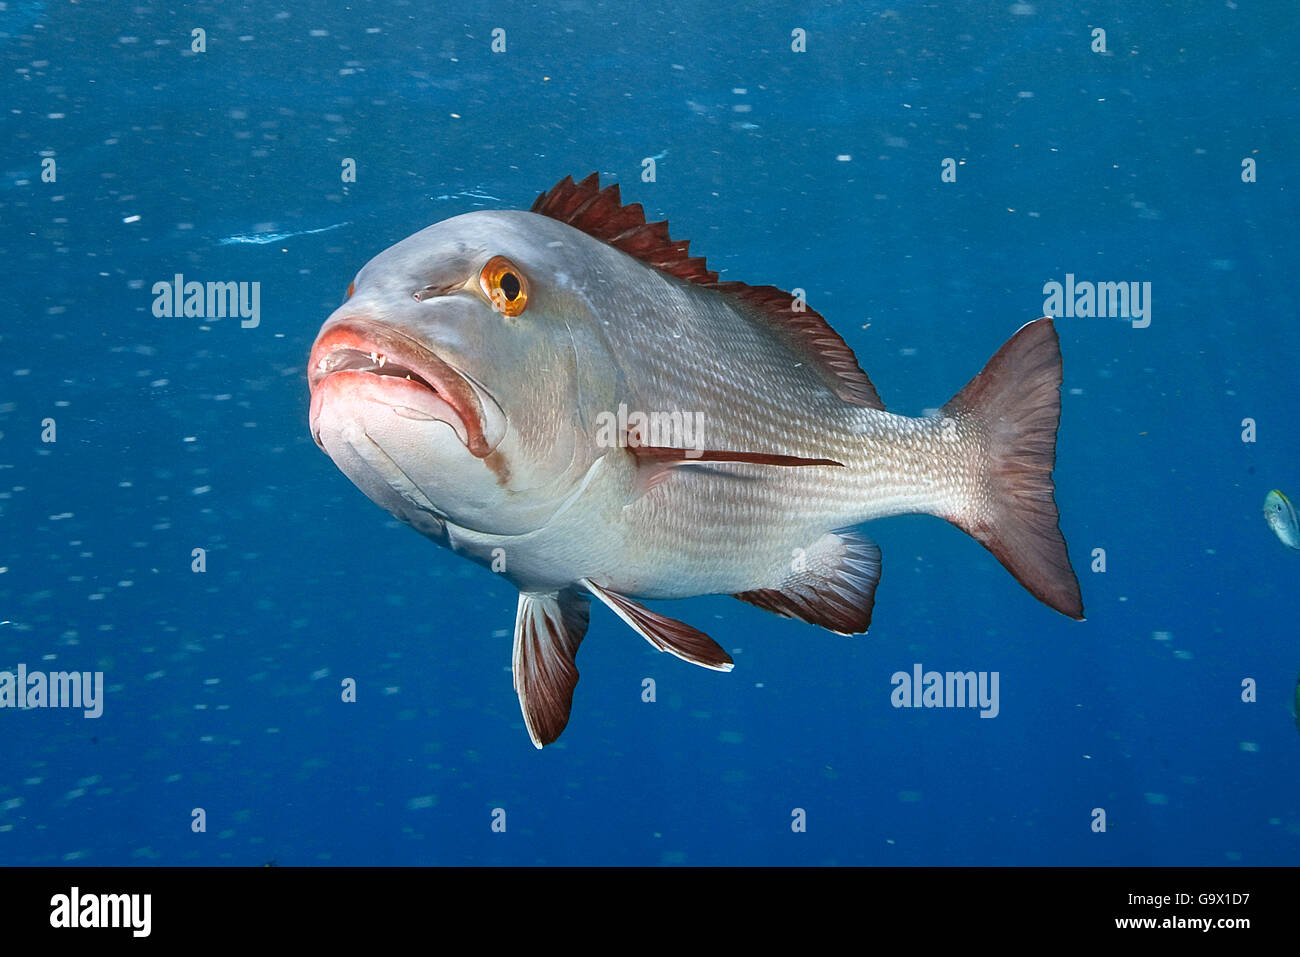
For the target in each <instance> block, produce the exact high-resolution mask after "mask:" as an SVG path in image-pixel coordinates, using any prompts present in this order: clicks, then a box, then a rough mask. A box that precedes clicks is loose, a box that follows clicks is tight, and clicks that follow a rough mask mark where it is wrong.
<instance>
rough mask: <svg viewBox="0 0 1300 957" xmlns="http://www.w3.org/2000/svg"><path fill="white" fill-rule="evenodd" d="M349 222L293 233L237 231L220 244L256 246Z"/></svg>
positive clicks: (317, 231) (349, 224)
mask: <svg viewBox="0 0 1300 957" xmlns="http://www.w3.org/2000/svg"><path fill="white" fill-rule="evenodd" d="M351 225H352V224H351V223H350V222H347V223H335V224H334V225H333V226H322V227H321V228H320V229H300V230H298V231H297V232H294V233H238V234H237V235H234V236H227V237H226V238H225V239H222V240H220V243H219V244H220V245H222V246H233V245H234V244H235V243H255V244H257V245H258V246H265V245H266V244H267V243H278V242H279V241H280V240H282V239H290V238H291V237H293V236H311V235H314V234H315V233H327V232H329V231H330V230H331V229H338V228H339V227H340V226H351Z"/></svg>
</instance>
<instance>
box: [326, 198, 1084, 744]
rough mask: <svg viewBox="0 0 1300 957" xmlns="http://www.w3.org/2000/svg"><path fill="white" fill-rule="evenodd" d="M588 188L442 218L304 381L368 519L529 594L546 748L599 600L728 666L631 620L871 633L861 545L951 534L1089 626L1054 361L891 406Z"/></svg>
mask: <svg viewBox="0 0 1300 957" xmlns="http://www.w3.org/2000/svg"><path fill="white" fill-rule="evenodd" d="M688 245H689V244H688V243H685V242H681V241H678V240H674V239H672V238H670V237H669V234H668V224H667V223H666V222H660V223H646V221H645V216H644V214H643V212H642V209H641V207H640V205H639V204H629V205H623V203H622V201H621V199H620V196H619V188H618V186H609V187H607V188H605V189H601V187H600V183H599V181H598V179H597V177H596V175H595V174H592V175H591V176H589V177H587V178H586V179H584V180H583V181H582V182H580V183H574V182H573V180H572V179H570V178H568V177H566V178H565V179H564V180H562V181H561V182H560V183H559V184H558V185H556V186H555V187H554V188H553V189H551V190H550V191H549V192H546V193H543V194H542V195H541V196H539V197H538V199H537V201H536V202H535V203H534V204H533V207H532V209H531V211H529V212H524V211H521V210H510V211H479V212H472V213H467V214H464V215H461V216H455V217H453V218H451V219H447V220H444V221H443V222H440V223H436V224H434V225H432V226H429V227H428V228H426V229H423V230H421V231H420V232H418V233H415V234H414V235H412V236H410V237H408V238H406V239H404V240H402V241H401V242H399V243H397V244H396V245H394V246H392V247H390V248H389V249H387V250H385V251H384V252H382V253H380V254H379V255H378V256H376V257H375V258H374V259H372V260H371V261H370V262H369V263H367V264H366V265H365V266H364V267H363V268H362V269H361V271H360V272H359V273H357V275H356V278H355V279H354V281H353V283H352V284H351V285H350V286H349V287H348V297H347V299H346V301H345V302H344V303H343V305H342V306H340V307H339V308H338V309H337V310H336V311H335V312H334V314H333V315H332V316H330V317H329V319H328V320H327V321H326V322H325V324H324V326H322V328H321V330H320V333H319V335H318V336H317V338H316V342H315V344H314V345H313V347H312V350H311V356H310V358H309V360H308V381H309V385H310V389H311V412H310V428H311V434H312V437H313V438H314V439H315V441H316V443H317V445H319V446H320V447H321V448H322V449H323V450H324V451H325V452H326V453H327V454H328V455H329V456H330V458H331V459H333V461H334V463H335V465H337V466H338V468H339V469H340V470H341V471H342V472H343V473H344V474H345V475H347V477H348V478H349V479H351V480H352V481H353V483H355V484H356V485H357V487H358V488H360V489H361V491H363V492H364V493H365V494H366V495H367V496H369V497H370V499H372V500H373V501H374V502H375V503H376V504H378V505H380V506H382V507H383V508H385V509H387V510H388V511H389V512H391V513H392V514H393V515H394V516H396V517H397V518H398V519H400V520H401V521H403V522H405V523H407V524H408V525H410V526H412V527H413V528H415V529H416V530H417V531H419V532H421V533H423V534H424V535H426V536H427V537H429V538H431V539H433V540H434V541H436V542H438V543H440V544H442V545H445V546H447V547H449V548H451V549H453V550H454V551H455V552H457V553H458V554H460V555H463V556H465V557H466V558H469V559H471V560H472V561H475V562H477V563H479V564H481V565H484V566H487V567H489V568H492V569H493V570H494V571H497V572H499V573H500V574H502V575H503V576H504V577H505V578H507V579H508V580H509V581H510V582H511V583H512V584H514V585H515V586H516V587H517V588H518V589H519V604H518V608H517V612H516V621H515V632H514V656H513V670H514V684H515V690H516V692H517V694H518V696H519V702H520V706H521V708H522V711H523V716H524V724H525V726H526V728H527V730H528V734H529V736H530V737H531V739H532V741H533V743H534V745H536V746H537V747H539V748H540V747H542V746H543V745H545V744H549V743H550V742H552V741H554V740H555V739H556V738H557V737H558V736H559V734H560V732H561V731H563V729H564V727H565V725H566V724H567V723H568V720H569V711H570V707H571V704H572V699H573V689H574V685H575V684H576V683H577V680H578V671H577V666H576V664H575V657H576V654H577V651H578V645H579V643H580V642H581V641H582V640H583V637H584V636H585V634H586V632H587V624H588V617H589V612H590V601H591V597H592V596H594V597H595V598H596V599H598V600H599V601H600V602H601V603H602V604H604V605H606V606H608V607H609V608H610V609H611V610H612V611H613V612H614V613H615V614H616V615H617V616H618V617H619V618H621V619H623V621H624V622H626V623H627V625H629V626H630V627H631V628H632V629H633V630H634V631H636V632H637V633H638V634H640V635H641V636H642V637H643V638H645V639H646V640H647V641H649V642H650V643H651V644H652V645H654V646H655V647H656V648H658V649H659V650H661V651H667V652H671V653H672V654H674V655H676V656H678V657H679V658H682V659H684V660H686V661H689V662H693V663H694V664H697V665H702V666H704V667H706V668H713V669H715V670H718V671H729V670H731V667H732V659H731V656H730V655H728V654H727V652H726V651H725V650H723V649H722V648H721V647H719V646H718V645H717V643H715V642H714V641H713V640H712V639H711V638H709V637H708V636H707V635H705V634H704V633H703V632H700V631H698V630H696V629H695V628H692V627H691V626H690V625H687V624H684V623H682V622H679V621H676V620H674V619H672V618H668V617H666V616H664V615H662V614H659V613H658V612H654V611H651V610H650V609H648V608H646V607H644V606H643V605H641V604H640V603H639V601H638V600H637V599H671V598H689V597H692V596H696V595H708V594H730V595H734V596H735V597H737V598H739V599H741V600H743V601H746V602H749V603H750V604H753V605H757V606H758V607H759V608H763V609H766V610H768V611H771V612H775V613H776V614H778V615H783V616H786V617H791V618H798V619H802V620H803V621H806V622H811V623H813V624H815V625H820V626H821V627H823V628H827V629H829V630H831V631H833V632H838V633H841V634H856V633H861V632H865V631H866V630H867V627H868V625H869V624H870V622H871V610H872V604H873V601H874V598H875V592H876V584H877V581H878V580H879V577H880V569H881V555H880V549H879V548H878V547H877V546H876V544H875V543H874V542H872V541H871V540H870V539H869V538H867V537H866V536H865V535H864V534H863V533H862V532H861V531H860V530H859V529H858V528H857V527H856V526H859V525H861V524H862V523H864V522H867V521H870V520H872V519H876V518H882V517H884V516H888V515H898V514H902V513H907V512H913V513H926V514H930V515H936V516H939V517H940V518H944V519H946V520H948V521H949V522H951V523H952V524H954V525H956V526H957V527H959V528H961V529H963V530H965V531H966V532H968V533H969V534H971V535H972V536H974V537H975V538H976V539H977V540H978V541H980V542H981V543H982V544H983V545H984V546H985V547H986V548H988V549H989V550H990V551H991V552H992V553H993V554H994V555H995V556H996V557H997V558H998V560H999V561H1001V562H1002V564H1003V565H1004V566H1006V568H1007V570H1008V571H1010V572H1011V574H1012V575H1014V576H1015V577H1016V578H1017V579H1018V580H1019V581H1020V583H1021V584H1022V585H1024V586H1025V588H1027V589H1028V590H1029V591H1030V592H1031V593H1032V594H1033V595H1034V596H1035V597H1037V598H1038V599H1039V600H1041V601H1042V602H1044V603H1045V604H1047V605H1049V606H1050V607H1052V608H1054V609H1056V610H1057V611H1059V612H1061V613H1062V614H1065V615H1068V616H1069V617H1071V618H1076V619H1082V618H1083V603H1082V600H1081V597H1080V594H1079V584H1078V581H1077V579H1076V578H1075V574H1074V570H1073V569H1072V567H1071V565H1070V560H1069V556H1068V554H1067V551H1066V545H1065V540H1064V538H1063V537H1062V535H1061V532H1060V528H1059V518H1058V515H1057V509H1056V502H1055V499H1054V486H1053V483H1052V469H1053V467H1054V465H1055V458H1056V430H1057V425H1058V422H1059V420H1060V385H1061V354H1060V348H1059V345H1058V339H1057V335H1056V331H1055V329H1054V328H1053V325H1052V320H1051V319H1049V318H1043V319H1038V320H1036V321H1034V322H1030V323H1028V324H1027V325H1025V326H1023V327H1022V328H1021V329H1020V330H1019V331H1018V332H1017V333H1016V334H1015V335H1014V336H1012V337H1011V339H1010V340H1008V341H1007V342H1006V343H1005V344H1004V345H1003V346H1002V348H1001V349H1000V350H998V352H997V354H996V355H994V356H993V358H992V359H991V360H989V362H988V364H987V365H986V366H985V367H984V370H983V371H982V372H981V373H979V375H977V376H976V377H975V378H974V379H972V380H971V381H970V382H969V383H968V384H967V385H966V387H965V388H964V389H962V390H961V391H960V392H958V393H957V395H956V396H955V397H954V398H952V399H951V400H950V401H949V402H948V403H947V404H946V405H945V406H944V407H943V408H942V410H941V411H940V413H939V414H938V415H934V416H926V417H922V418H909V417H907V416H902V415H895V414H892V413H890V412H887V411H885V406H884V403H883V402H882V401H881V400H880V396H879V395H878V394H877V393H876V389H875V387H874V386H873V385H872V384H871V382H870V380H868V378H867V376H866V375H865V374H864V373H863V371H862V370H861V368H860V367H859V366H858V362H857V359H856V357H855V356H854V354H853V352H852V350H850V348H849V347H848V345H847V344H845V342H844V340H843V339H841V338H840V337H839V336H838V335H836V333H835V332H834V331H833V330H832V329H831V327H830V326H829V325H828V324H827V323H826V321H825V320H824V319H823V318H822V317H821V316H820V315H818V314H817V313H816V312H815V311H813V310H812V309H810V308H808V307H807V306H806V304H804V303H803V302H802V301H801V300H796V299H795V298H794V297H792V296H790V295H789V294H788V293H785V292H782V291H780V290H779V289H776V288H774V287H772V286H750V285H746V284H745V283H741V282H730V281H728V282H720V281H719V280H718V276H717V274H716V273H715V272H713V271H711V270H709V269H708V268H707V267H706V265H705V262H704V260H703V259H702V258H699V257H693V256H691V255H690V254H689V253H688Z"/></svg>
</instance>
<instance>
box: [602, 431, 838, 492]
mask: <svg viewBox="0 0 1300 957" xmlns="http://www.w3.org/2000/svg"><path fill="white" fill-rule="evenodd" d="M627 450H628V452H630V453H631V454H632V456H633V457H634V458H635V459H636V463H637V467H638V468H639V469H640V470H641V471H640V477H641V483H640V484H641V486H642V487H643V489H644V490H645V491H649V490H650V489H652V488H654V487H655V486H656V485H658V484H659V483H660V482H662V481H663V480H664V479H665V478H667V477H668V474H669V473H670V472H671V471H672V470H673V469H675V468H681V467H683V466H687V465H707V464H709V463H714V462H717V463H739V464H743V465H775V466H780V467H784V468H805V467H807V466H810V465H832V466H836V467H838V468H843V467H844V463H843V462H836V461H835V460H834V459H809V458H804V457H802V456H799V455H778V454H776V453H774V452H729V451H725V450H722V449H677V448H669V447H668V446H662V445H637V444H635V437H634V436H633V437H630V438H629V441H628V445H627Z"/></svg>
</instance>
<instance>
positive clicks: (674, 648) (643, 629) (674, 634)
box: [582, 578, 735, 671]
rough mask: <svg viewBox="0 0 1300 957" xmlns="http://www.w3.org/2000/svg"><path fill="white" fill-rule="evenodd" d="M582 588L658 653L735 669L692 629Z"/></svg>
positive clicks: (627, 600) (613, 594)
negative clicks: (601, 602) (663, 652)
mask: <svg viewBox="0 0 1300 957" xmlns="http://www.w3.org/2000/svg"><path fill="white" fill-rule="evenodd" d="M582 584H583V586H584V587H586V588H587V590H588V591H590V592H591V593H592V594H593V595H595V596H596V597H597V598H599V599H600V600H601V601H603V602H604V603H605V604H606V605H608V606H609V607H610V610H611V611H613V612H614V614H616V615H618V617H620V618H622V619H623V620H624V621H625V622H627V623H628V624H629V625H630V626H631V627H632V630H633V631H635V632H636V633H637V634H639V635H640V636H641V637H642V638H644V639H645V640H646V641H648V642H650V644H652V645H654V646H655V647H656V648H658V649H659V650H660V651H666V652H668V653H669V654H672V655H676V656H677V657H678V658H681V659H682V660H683V661H689V662H690V663H691V664H693V665H702V666H703V667H705V668H712V669H713V670H714V671H730V670H731V669H732V668H733V667H735V663H734V662H733V661H732V660H731V655H729V654H727V653H726V652H725V651H723V649H722V648H721V647H720V646H719V645H718V643H717V642H716V641H714V640H713V639H712V638H710V637H709V636H708V635H706V634H705V633H704V632H702V631H699V630H697V629H695V628H692V627H691V626H690V625H688V624H685V623H684V622H680V621H677V620H676V619H675V618H668V617H666V616H664V615H660V614H657V613H656V612H653V611H651V610H650V609H649V608H645V607H642V606H641V605H638V604H637V603H636V602H634V601H632V600H631V599H630V598H624V597H623V596H622V595H620V594H618V593H616V592H612V591H609V590H607V589H604V588H601V587H600V586H599V585H597V584H595V583H594V582H593V581H591V579H589V578H584V579H583V580H582Z"/></svg>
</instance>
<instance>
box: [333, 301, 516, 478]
mask: <svg viewBox="0 0 1300 957" xmlns="http://www.w3.org/2000/svg"><path fill="white" fill-rule="evenodd" d="M307 381H308V384H309V386H310V388H311V431H312V436H313V438H315V439H316V444H317V445H320V430H319V426H318V424H317V423H318V420H319V417H320V413H321V409H322V407H323V406H324V405H325V404H326V403H327V402H330V403H332V402H335V401H354V400H357V399H362V400H370V401H375V402H379V403H381V404H383V405H386V406H389V407H390V408H392V410H393V411H394V413H395V414H397V415H399V416H402V417H403V418H409V419H413V420H416V421H434V420H437V421H441V422H446V423H447V424H448V425H450V426H451V427H452V428H454V429H455V430H456V433H457V434H458V435H459V436H460V439H461V441H462V442H464V443H465V447H466V448H467V449H469V451H470V453H471V454H472V455H474V456H476V457H478V458H486V457H487V456H488V455H489V454H491V452H492V448H491V445H490V444H489V443H488V441H487V439H486V438H485V436H484V434H483V409H482V405H481V403H480V402H479V397H478V395H477V394H476V393H475V391H474V389H473V387H471V386H470V384H469V383H468V382H466V381H465V379H464V377H462V376H461V375H460V374H459V373H458V372H456V371H455V370H454V369H452V368H451V366H449V365H448V364H447V363H446V362H444V361H443V360H442V359H440V358H438V356H436V355H435V354H434V353H433V352H431V351H430V350H429V349H427V348H426V347H424V346H423V345H421V344H420V343H419V342H417V341H415V340H414V339H411V338H410V337H408V336H407V335H405V334H403V333H401V332H399V331H397V330H395V329H393V328H392V327H391V326H388V325H386V324H384V323H381V322H377V321H375V320H373V319H364V318H361V317H351V316H350V317H347V318H344V319H340V320H336V321H334V322H331V323H329V324H327V327H326V328H325V329H324V330H323V331H322V332H321V334H320V335H319V336H318V337H317V339H316V342H315V344H314V345H313V346H312V350H311V357H310V358H309V359H308V363H307Z"/></svg>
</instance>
